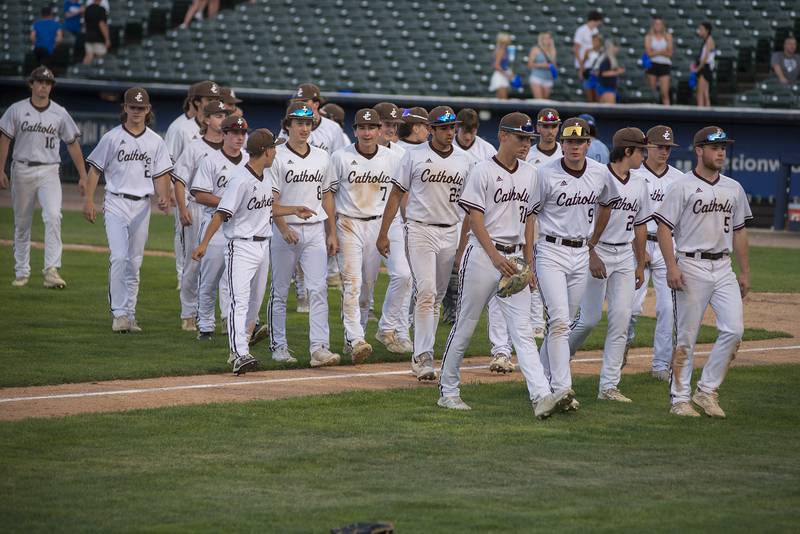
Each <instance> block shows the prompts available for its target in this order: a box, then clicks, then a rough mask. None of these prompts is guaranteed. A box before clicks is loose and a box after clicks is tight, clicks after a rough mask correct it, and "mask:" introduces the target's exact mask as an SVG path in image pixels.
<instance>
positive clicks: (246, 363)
mask: <svg viewBox="0 0 800 534" xmlns="http://www.w3.org/2000/svg"><path fill="white" fill-rule="evenodd" d="M257 367H258V360H256V359H255V358H253V357H252V356H251V355H249V354H245V355H244V356H239V357H238V358H236V359H235V360H234V361H233V374H235V375H236V376H239V375H243V374H245V373H246V372H247V371H254V370H255V369H256V368H257Z"/></svg>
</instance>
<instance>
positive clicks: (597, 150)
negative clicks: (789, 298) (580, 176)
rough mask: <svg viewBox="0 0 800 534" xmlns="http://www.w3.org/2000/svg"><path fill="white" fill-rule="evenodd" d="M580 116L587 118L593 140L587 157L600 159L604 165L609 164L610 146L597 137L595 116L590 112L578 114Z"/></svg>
mask: <svg viewBox="0 0 800 534" xmlns="http://www.w3.org/2000/svg"><path fill="white" fill-rule="evenodd" d="M578 118H580V119H583V120H585V121H586V122H587V123H588V124H589V135H590V136H591V138H592V142H591V143H590V144H589V151H588V152H587V153H586V157H587V158H592V159H593V160H595V161H599V162H600V163H602V164H603V165H607V164H608V147H607V146H606V145H605V143H603V142H602V141H601V140H600V139H598V138H597V125H596V124H595V120H594V117H592V116H591V115H589V114H588V113H584V114H583V115H578Z"/></svg>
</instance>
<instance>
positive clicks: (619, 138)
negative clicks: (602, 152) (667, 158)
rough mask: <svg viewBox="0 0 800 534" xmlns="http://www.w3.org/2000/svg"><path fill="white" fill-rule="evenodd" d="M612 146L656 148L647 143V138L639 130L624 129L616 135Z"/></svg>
mask: <svg viewBox="0 0 800 534" xmlns="http://www.w3.org/2000/svg"><path fill="white" fill-rule="evenodd" d="M611 144H612V145H613V146H614V148H655V147H656V145H651V144H650V143H648V142H647V137H646V136H645V135H644V132H643V131H641V130H640V129H639V128H622V129H621V130H617V133H615V134H614V137H613V139H612V140H611Z"/></svg>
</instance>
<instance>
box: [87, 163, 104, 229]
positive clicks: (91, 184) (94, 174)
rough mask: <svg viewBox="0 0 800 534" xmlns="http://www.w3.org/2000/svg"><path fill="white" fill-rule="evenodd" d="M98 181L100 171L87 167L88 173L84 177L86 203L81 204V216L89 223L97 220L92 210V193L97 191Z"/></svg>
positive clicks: (93, 209) (91, 166)
mask: <svg viewBox="0 0 800 534" xmlns="http://www.w3.org/2000/svg"><path fill="white" fill-rule="evenodd" d="M99 180H100V171H99V170H98V168H97V167H95V166H94V165H90V166H89V173H88V175H87V176H86V202H84V203H83V216H84V217H85V218H86V220H87V221H89V222H90V223H94V221H95V219H97V213H96V211H95V208H94V192H95V189H97V182H98V181H99Z"/></svg>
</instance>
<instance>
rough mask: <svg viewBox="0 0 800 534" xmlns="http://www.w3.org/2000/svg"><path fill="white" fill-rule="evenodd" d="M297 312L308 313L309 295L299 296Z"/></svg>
mask: <svg viewBox="0 0 800 534" xmlns="http://www.w3.org/2000/svg"><path fill="white" fill-rule="evenodd" d="M296 310H297V313H308V297H300V296H298V297H297V308H296Z"/></svg>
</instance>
